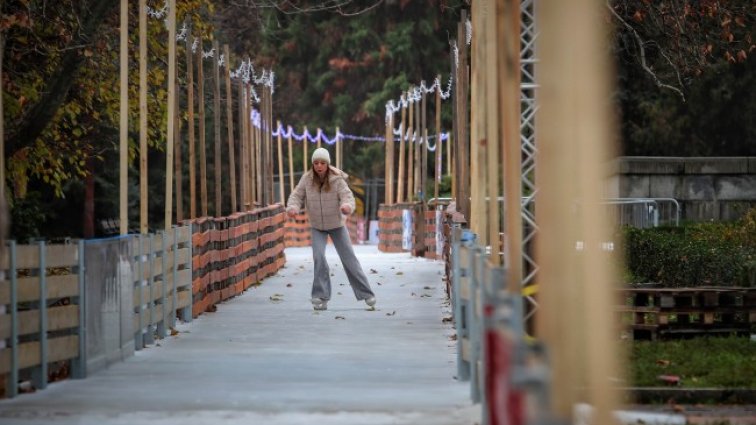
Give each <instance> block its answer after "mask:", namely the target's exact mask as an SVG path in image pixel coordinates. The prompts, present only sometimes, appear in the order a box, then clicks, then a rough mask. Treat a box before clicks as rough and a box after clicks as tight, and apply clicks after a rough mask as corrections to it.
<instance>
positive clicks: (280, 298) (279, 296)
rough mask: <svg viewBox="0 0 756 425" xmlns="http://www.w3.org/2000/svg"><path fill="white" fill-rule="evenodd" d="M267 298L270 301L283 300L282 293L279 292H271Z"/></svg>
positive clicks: (277, 301)
mask: <svg viewBox="0 0 756 425" xmlns="http://www.w3.org/2000/svg"><path fill="white" fill-rule="evenodd" d="M269 298H270V301H272V302H274V303H280V302H281V301H283V295H281V294H273V295H271V296H270V297H269Z"/></svg>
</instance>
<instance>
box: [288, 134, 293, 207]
mask: <svg viewBox="0 0 756 425" xmlns="http://www.w3.org/2000/svg"><path fill="white" fill-rule="evenodd" d="M288 131H289V137H287V139H288V141H289V193H291V192H294V141H293V140H292V139H293V137H292V134H293V132H292V129H291V126H288Z"/></svg>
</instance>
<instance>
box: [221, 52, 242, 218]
mask: <svg viewBox="0 0 756 425" xmlns="http://www.w3.org/2000/svg"><path fill="white" fill-rule="evenodd" d="M223 55H224V56H225V57H226V73H225V77H226V130H227V131H228V181H229V184H230V186H231V190H230V192H231V213H232V214H233V213H235V212H238V211H239V210H238V209H237V205H236V152H235V145H236V144H235V143H234V104H233V99H234V97H233V96H234V95H233V91H232V90H231V55H230V53H229V48H228V44H224V45H223Z"/></svg>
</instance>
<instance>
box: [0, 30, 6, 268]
mask: <svg viewBox="0 0 756 425" xmlns="http://www.w3.org/2000/svg"><path fill="white" fill-rule="evenodd" d="M4 53H5V36H4V33H3V32H2V31H0V81H3V54H4ZM4 113H5V112H4V110H3V96H2V90H0V205H5V204H6V202H5V115H3V114H4ZM0 214H7V212H6V211H0ZM4 252H5V251H3V249H2V247H0V253H2V255H5V254H4Z"/></svg>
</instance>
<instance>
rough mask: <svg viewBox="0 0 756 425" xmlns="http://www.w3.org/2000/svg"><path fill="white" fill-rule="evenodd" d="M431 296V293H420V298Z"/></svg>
mask: <svg viewBox="0 0 756 425" xmlns="http://www.w3.org/2000/svg"><path fill="white" fill-rule="evenodd" d="M430 297H431V295H430V294H423V295H420V298H430Z"/></svg>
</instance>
